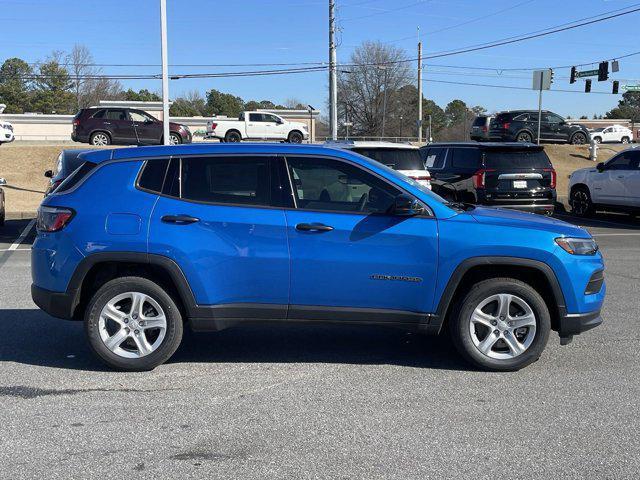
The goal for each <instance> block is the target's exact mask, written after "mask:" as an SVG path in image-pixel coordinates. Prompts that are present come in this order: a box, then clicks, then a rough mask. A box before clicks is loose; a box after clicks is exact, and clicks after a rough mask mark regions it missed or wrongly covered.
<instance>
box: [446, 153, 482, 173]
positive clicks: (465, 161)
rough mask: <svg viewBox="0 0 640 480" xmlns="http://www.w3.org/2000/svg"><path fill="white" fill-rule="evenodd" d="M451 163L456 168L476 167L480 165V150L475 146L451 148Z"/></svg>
mask: <svg viewBox="0 0 640 480" xmlns="http://www.w3.org/2000/svg"><path fill="white" fill-rule="evenodd" d="M452 153H453V160H452V162H451V164H452V165H453V166H454V167H456V168H464V169H469V168H470V169H476V168H479V167H480V150H478V149H477V148H453V149H452Z"/></svg>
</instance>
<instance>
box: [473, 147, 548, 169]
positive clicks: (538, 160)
mask: <svg viewBox="0 0 640 480" xmlns="http://www.w3.org/2000/svg"><path fill="white" fill-rule="evenodd" d="M484 166H485V167H486V168H496V169H505V168H551V162H550V161H549V157H547V154H546V153H545V152H544V150H534V151H530V150H509V151H487V152H485V157H484Z"/></svg>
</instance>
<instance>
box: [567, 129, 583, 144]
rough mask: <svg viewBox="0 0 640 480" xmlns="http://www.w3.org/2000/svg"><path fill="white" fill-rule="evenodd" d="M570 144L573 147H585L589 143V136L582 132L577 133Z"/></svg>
mask: <svg viewBox="0 0 640 480" xmlns="http://www.w3.org/2000/svg"><path fill="white" fill-rule="evenodd" d="M569 143H571V145H584V144H585V143H587V136H586V135H585V134H584V133H582V132H576V133H574V134H573V135H572V136H571V139H570V140H569Z"/></svg>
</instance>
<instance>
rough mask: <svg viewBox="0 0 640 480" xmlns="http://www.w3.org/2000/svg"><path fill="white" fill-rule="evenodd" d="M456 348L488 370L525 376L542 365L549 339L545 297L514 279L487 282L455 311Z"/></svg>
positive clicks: (454, 333) (474, 288)
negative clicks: (520, 372)
mask: <svg viewBox="0 0 640 480" xmlns="http://www.w3.org/2000/svg"><path fill="white" fill-rule="evenodd" d="M451 322H452V325H451V329H450V331H451V334H452V339H453V342H454V345H455V346H456V348H457V349H458V351H459V352H460V353H461V354H462V356H463V357H465V358H466V359H467V360H468V361H469V362H471V363H473V364H474V365H476V366H478V367H480V368H482V369H486V370H502V371H509V370H519V369H521V368H523V367H525V366H527V365H529V364H530V363H533V362H535V361H536V360H538V358H539V357H540V355H541V354H542V351H543V350H544V347H545V346H546V344H547V340H548V338H549V332H550V330H551V319H550V315H549V309H548V308H547V305H546V303H545V301H544V299H543V298H542V297H541V296H540V294H539V293H538V292H537V291H536V290H535V289H534V288H532V287H531V286H530V285H528V284H527V283H524V282H522V281H520V280H517V279H513V278H492V279H489V280H485V281H481V282H479V283H477V284H476V285H474V286H473V288H471V289H470V291H469V293H468V294H467V295H466V296H465V297H464V298H462V299H461V300H460V301H459V302H458V303H457V304H456V306H455V308H454V311H453V314H452V318H451Z"/></svg>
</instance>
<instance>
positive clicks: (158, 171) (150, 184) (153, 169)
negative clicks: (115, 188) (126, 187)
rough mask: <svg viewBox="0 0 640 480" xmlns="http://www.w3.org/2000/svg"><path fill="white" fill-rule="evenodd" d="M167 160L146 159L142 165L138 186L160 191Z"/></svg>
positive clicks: (167, 163)
mask: <svg viewBox="0 0 640 480" xmlns="http://www.w3.org/2000/svg"><path fill="white" fill-rule="evenodd" d="M167 165H169V160H168V159H164V160H148V161H147V162H146V163H145V166H144V167H143V170H142V173H141V174H140V179H139V180H138V186H139V187H140V188H144V189H145V190H150V191H152V192H157V193H160V192H161V191H162V183H163V182H164V175H165V173H166V171H167Z"/></svg>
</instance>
